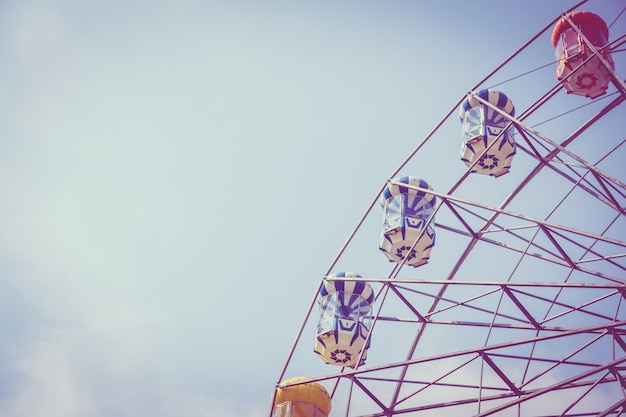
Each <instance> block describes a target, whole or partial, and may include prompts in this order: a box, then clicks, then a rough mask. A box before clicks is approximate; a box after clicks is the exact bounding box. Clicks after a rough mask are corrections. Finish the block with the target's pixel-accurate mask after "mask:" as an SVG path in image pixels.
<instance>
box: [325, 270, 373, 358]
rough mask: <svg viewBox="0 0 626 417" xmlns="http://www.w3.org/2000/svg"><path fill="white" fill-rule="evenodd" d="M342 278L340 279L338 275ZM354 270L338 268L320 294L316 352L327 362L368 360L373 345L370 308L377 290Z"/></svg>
mask: <svg viewBox="0 0 626 417" xmlns="http://www.w3.org/2000/svg"><path fill="white" fill-rule="evenodd" d="M337 278H339V279H337ZM340 278H361V276H360V275H358V274H355V273H353V272H339V273H337V274H333V275H331V276H330V277H329V279H328V280H325V281H324V284H323V285H322V287H321V289H320V292H319V294H318V296H317V302H318V304H319V312H320V313H319V321H318V324H317V337H316V342H315V353H317V354H318V355H319V356H320V358H322V360H323V361H324V362H326V363H329V364H331V365H337V366H342V367H343V366H350V367H353V368H354V367H356V365H357V361H358V359H359V356H360V357H361V361H360V362H359V365H362V364H363V363H365V359H366V358H367V349H368V348H369V345H370V339H369V337H368V336H369V331H370V327H371V309H372V303H373V302H374V291H373V290H372V287H371V286H370V285H369V284H368V283H367V282H365V281H345V280H341V279H340Z"/></svg>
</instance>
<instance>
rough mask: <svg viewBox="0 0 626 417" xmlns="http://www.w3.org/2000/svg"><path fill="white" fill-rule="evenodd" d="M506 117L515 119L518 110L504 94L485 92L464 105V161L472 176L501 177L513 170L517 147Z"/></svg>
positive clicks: (462, 109) (462, 116)
mask: <svg viewBox="0 0 626 417" xmlns="http://www.w3.org/2000/svg"><path fill="white" fill-rule="evenodd" d="M485 102H486V103H489V104H485ZM496 109H497V110H496ZM506 115H510V116H511V117H513V116H515V107H514V106H513V102H511V100H510V99H509V98H508V97H507V96H506V95H505V94H504V93H501V92H500V91H496V90H492V89H487V90H481V91H479V92H478V93H474V94H471V95H469V96H468V97H467V98H466V99H465V100H463V102H462V103H461V106H460V107H459V118H460V119H461V136H462V141H461V160H462V161H463V162H464V163H465V165H467V166H468V167H469V168H470V170H471V172H475V173H478V174H483V175H490V176H493V177H499V176H501V175H504V174H506V173H508V172H509V170H510V169H511V163H512V162H513V157H514V156H515V152H516V149H515V148H516V145H515V139H514V137H513V128H512V127H509V128H507V125H509V123H510V119H509V118H507V117H506Z"/></svg>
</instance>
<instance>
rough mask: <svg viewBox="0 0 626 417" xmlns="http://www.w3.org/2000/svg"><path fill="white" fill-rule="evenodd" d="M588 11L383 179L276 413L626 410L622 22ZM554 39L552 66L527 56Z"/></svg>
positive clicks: (318, 306)
mask: <svg viewBox="0 0 626 417" xmlns="http://www.w3.org/2000/svg"><path fill="white" fill-rule="evenodd" d="M585 3H586V2H581V3H579V4H577V5H576V6H575V7H573V8H572V9H570V10H567V11H565V12H564V13H563V14H562V15H560V16H555V19H554V20H553V21H551V22H549V23H548V24H547V25H546V26H545V28H543V29H542V30H541V31H540V32H539V33H538V34H537V35H535V36H533V37H532V38H531V39H530V40H529V41H528V42H527V43H526V44H524V45H523V46H522V47H521V48H519V49H518V50H517V51H515V52H514V53H513V54H512V55H511V56H510V57H508V58H507V59H506V60H505V61H504V62H503V63H502V64H501V65H499V66H498V67H497V68H495V69H494V70H493V71H492V72H491V73H489V74H488V75H487V76H486V77H485V78H484V79H483V80H481V81H480V82H479V83H478V84H477V85H476V86H474V87H473V88H471V89H468V91H467V92H463V93H461V94H460V95H459V100H458V102H457V103H455V104H454V105H453V106H452V108H451V109H450V111H449V112H448V114H446V115H445V116H444V117H443V118H442V120H441V121H440V122H438V123H437V124H436V125H435V127H434V128H433V129H432V130H431V131H430V133H429V134H428V135H426V137H424V138H423V139H422V140H421V141H420V142H419V143H418V145H417V147H416V148H415V149H414V150H413V151H412V152H411V153H410V154H409V155H408V157H406V159H405V160H404V161H403V162H402V163H401V164H400V166H399V167H398V168H397V170H395V171H394V172H393V173H392V175H390V176H389V178H387V179H382V180H381V184H380V189H379V191H378V192H377V194H376V195H375V197H374V198H373V200H372V203H371V205H370V206H369V207H368V208H367V209H366V211H365V213H364V215H363V217H362V218H361V219H360V220H359V222H358V223H357V225H356V227H355V228H354V230H353V232H352V233H351V234H350V236H349V237H348V239H347V240H346V243H345V244H344V245H343V246H342V247H341V248H340V250H339V253H338V254H337V256H336V257H335V259H333V260H332V262H331V265H330V267H329V269H328V271H327V272H326V273H325V274H324V275H323V276H322V277H321V280H320V285H319V288H318V291H317V292H316V294H314V295H313V300H312V302H311V304H310V306H309V309H308V311H307V312H306V315H305V319H304V322H303V324H302V326H301V328H300V329H299V331H298V332H297V335H296V339H295V342H294V344H293V346H292V348H291V350H290V352H289V355H288V357H287V360H286V362H285V365H284V367H283V369H282V370H281V372H280V375H279V378H278V380H277V385H276V389H275V390H274V391H273V395H272V396H271V408H270V415H271V416H277V417H289V416H300V417H304V416H314V417H318V416H337V417H338V416H368V417H378V416H380V417H386V416H404V415H406V416H425V417H428V416H437V417H447V416H499V417H501V416H518V417H530V416H535V417H547V416H578V417H582V416H620V415H626V184H625V182H626V128H625V127H624V126H626V103H625V101H626V83H625V82H624V81H623V77H620V75H619V74H618V71H620V70H621V71H625V70H626V59H625V58H624V56H625V55H626V33H624V29H626V23H625V22H626V16H624V15H623V14H622V15H621V16H617V15H616V16H599V15H598V14H596V13H594V12H593V10H591V9H585V8H584V7H581V6H583V5H584V4H585ZM619 19H621V22H622V23H621V26H620V24H615V22H618V21H619ZM620 27H621V30H622V32H621V33H619V30H620V29H619V28H620ZM546 39H549V42H551V43H552V45H550V44H549V43H548V45H546V43H545V41H546ZM546 47H547V48H550V47H552V48H553V50H554V54H555V57H556V58H555V60H554V61H553V62H551V63H549V65H543V64H544V63H531V62H529V60H527V59H526V56H527V54H528V53H529V51H530V50H532V49H533V48H546ZM555 68H556V75H555ZM531 86H541V88H537V91H529V89H530V88H531ZM521 92H524V94H521ZM522 96H523V97H524V98H523V99H516V97H522ZM528 97H530V99H529V98H528ZM524 100H527V101H526V102H524ZM451 137H453V138H454V140H455V141H456V143H458V144H459V147H458V148H457V149H456V150H455V151H454V152H455V157H453V158H452V157H448V156H446V157H442V156H441V155H444V154H446V155H447V153H449V152H450V150H449V146H448V145H449V144H450V138H451ZM439 171H446V172H448V173H450V172H453V173H455V175H454V176H453V177H451V176H448V177H447V178H451V179H450V180H449V181H448V182H443V183H442V181H441V180H440V177H439V176H438V172H439ZM372 241H373V242H374V244H373V245H374V246H373V249H374V250H373V251H371V252H372V255H371V256H370V254H369V253H370V252H367V254H365V256H364V253H363V252H364V251H370V249H371V247H372V245H371V244H370V243H369V242H372ZM363 242H368V243H363ZM376 243H378V248H377V249H378V250H376V246H375V245H376ZM377 252H378V253H377ZM312 363H315V365H312Z"/></svg>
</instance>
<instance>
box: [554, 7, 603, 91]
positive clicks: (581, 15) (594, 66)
mask: <svg viewBox="0 0 626 417" xmlns="http://www.w3.org/2000/svg"><path fill="white" fill-rule="evenodd" d="M551 41H552V47H553V48H554V50H555V56H556V60H557V67H556V75H557V79H558V80H559V81H561V82H562V84H563V87H564V88H565V91H566V92H567V93H568V94H575V95H580V96H584V97H588V98H591V99H594V98H596V97H599V96H601V95H603V94H605V93H606V91H607V89H608V87H609V83H610V80H611V76H612V72H613V70H614V68H615V64H614V63H613V59H612V58H611V50H610V48H609V47H608V45H609V29H608V26H607V25H606V22H605V21H604V20H603V19H602V18H601V17H600V16H599V15H597V14H595V13H592V12H589V11H586V10H577V11H574V12H570V13H568V14H566V15H564V16H563V17H562V18H561V19H560V20H559V21H558V22H557V23H556V25H555V26H554V28H553V30H552V36H551Z"/></svg>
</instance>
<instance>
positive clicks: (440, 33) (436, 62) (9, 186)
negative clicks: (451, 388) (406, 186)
mask: <svg viewBox="0 0 626 417" xmlns="http://www.w3.org/2000/svg"><path fill="white" fill-rule="evenodd" d="M574 3H575V2H572V1H550V2H546V1H543V0H532V1H527V2H503V1H501V0H485V1H478V2H456V1H437V2H435V1H406V0H398V1H370V0H366V1H356V0H348V1H343V2H336V1H317V2H312V1H308V2H305V1H302V2H300V1H296V2H294V1H273V0H272V1H267V2H261V1H242V0H235V1H229V2H225V1H200V0H183V1H168V0H160V1H144V0H129V1H102V0H87V1H71V0H19V1H18V0H7V1H4V2H2V3H0V62H1V63H2V64H1V65H0V78H1V79H2V80H3V81H2V82H1V83H0V97H1V99H0V111H1V112H2V114H3V116H2V117H1V118H0V144H1V146H2V149H1V151H0V170H1V171H0V172H1V175H0V207H1V208H0V214H1V215H0V230H1V232H0V338H1V339H2V341H3V343H2V344H1V345H0V416H11V417H22V416H28V417H33V416H41V415H57V416H64V417H72V416H80V417H104V416H107V417H108V416H128V417H135V416H151V417H164V416H178V417H185V416H207V417H214V416H218V415H219V416H222V417H234V416H241V417H261V416H264V415H266V414H267V411H268V401H269V398H270V395H271V392H272V389H273V385H274V383H275V382H276V378H277V376H278V374H279V372H280V368H281V366H282V364H283V362H284V360H285V357H286V355H287V353H288V351H289V348H290V346H291V343H292V342H293V339H294V337H295V333H296V331H297V329H298V327H299V324H300V322H301V321H302V319H303V317H304V314H305V312H306V308H307V306H308V303H309V302H310V300H311V299H312V297H313V296H314V291H315V289H316V288H317V285H318V283H319V280H320V279H321V276H322V275H323V274H324V273H325V272H326V269H327V268H328V265H329V264H330V262H331V261H332V259H333V257H334V255H335V253H336V252H337V250H338V249H339V248H340V246H341V245H342V244H343V242H344V240H345V239H346V237H347V236H348V233H349V232H350V231H351V230H352V228H353V227H354V225H355V224H356V222H357V220H358V219H359V218H360V216H361V215H362V214H363V212H364V211H365V209H366V208H367V205H368V204H369V203H370V201H371V200H372V198H373V197H374V194H375V193H376V192H377V190H378V189H379V188H380V186H381V184H383V183H384V182H385V181H386V180H387V177H388V175H389V174H390V173H391V172H393V170H394V169H395V167H396V166H397V165H398V164H399V163H400V162H401V161H402V159H403V158H404V157H405V155H406V154H408V152H409V151H410V150H411V149H413V147H414V146H415V145H416V143H417V141H418V140H419V139H420V138H421V137H423V136H424V135H425V134H426V133H427V132H428V131H430V130H431V129H432V128H433V127H434V125H435V123H436V122H437V121H439V120H440V119H441V118H442V117H443V115H444V114H445V113H446V112H447V111H448V110H449V109H450V108H451V107H452V106H453V105H454V103H455V102H456V101H457V100H458V99H459V98H460V97H462V96H463V94H465V93H466V92H467V89H469V88H471V87H472V86H473V85H474V84H475V83H476V82H478V81H479V80H480V78H482V77H483V76H484V75H486V73H487V72H488V71H490V70H491V69H492V68H493V67H495V65H497V64H499V63H500V62H501V61H502V60H504V59H505V58H506V57H507V56H509V55H510V54H511V53H512V52H513V51H514V50H515V49H517V48H518V47H519V46H521V45H522V44H523V43H524V42H525V41H526V40H527V39H528V38H529V37H530V36H531V35H534V34H535V33H536V32H537V31H538V30H539V29H541V28H542V27H543V26H545V25H546V24H548V23H549V22H550V21H551V20H552V19H553V18H555V17H556V16H557V15H558V14H559V13H561V12H562V11H563V10H565V9H566V8H568V7H570V6H571V5H573V4H574ZM592 3H593V4H594V6H593V7H592V10H594V11H595V12H596V13H599V14H600V15H602V14H603V13H606V14H607V15H609V16H615V15H616V14H617V11H618V9H621V5H619V4H618V3H620V2H617V1H615V2H614V1H609V0H605V1H596V2H592ZM478 6H479V7H478ZM622 22H623V20H622ZM623 32H624V31H623V30H621V33H623ZM532 59H533V60H534V61H536V63H537V66H538V65H542V64H545V63H549V62H550V60H552V59H553V53H552V49H551V46H550V45H549V43H547V44H546V45H545V50H544V51H543V53H540V54H538V55H537V56H533V57H532ZM622 70H623V69H622ZM553 82H554V80H553V79H549V80H547V81H546V88H548V86H549V85H551V84H552V83H553ZM518 100H521V101H523V100H526V101H530V100H531V98H527V99H525V98H523V97H519V95H518ZM454 134H455V135H456V134H457V132H456V131H455V132H454ZM450 144H451V145H450V146H451V149H452V151H451V153H450V156H447V155H446V156H444V155H441V157H442V158H444V157H445V158H447V157H450V158H457V157H458V154H457V150H458V141H457V137H456V136H455V137H454V138H452V139H451V141H450ZM431 163H435V162H433V161H431ZM461 165H462V164H460V163H459V168H458V169H459V171H461V170H462V169H463V167H462V166H461ZM429 168H430V167H427V169H429ZM453 174H454V175H457V174H458V173H456V172H455V173H451V175H453ZM451 178H452V176H451ZM434 182H435V183H436V182H442V183H446V180H445V179H441V180H435V181H434ZM448 182H449V181H448ZM372 242H373V244H374V245H376V244H377V236H372ZM361 256H364V257H369V254H362V255H361ZM374 256H380V260H381V268H383V267H387V266H388V265H387V264H386V263H384V260H383V257H382V255H378V254H375V255H374ZM357 259H358V257H357ZM355 268H356V269H358V267H355ZM381 271H382V269H381ZM357 272H360V271H357ZM311 350H312V347H311ZM311 360H317V359H316V358H314V357H313V358H312V359H311Z"/></svg>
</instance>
